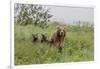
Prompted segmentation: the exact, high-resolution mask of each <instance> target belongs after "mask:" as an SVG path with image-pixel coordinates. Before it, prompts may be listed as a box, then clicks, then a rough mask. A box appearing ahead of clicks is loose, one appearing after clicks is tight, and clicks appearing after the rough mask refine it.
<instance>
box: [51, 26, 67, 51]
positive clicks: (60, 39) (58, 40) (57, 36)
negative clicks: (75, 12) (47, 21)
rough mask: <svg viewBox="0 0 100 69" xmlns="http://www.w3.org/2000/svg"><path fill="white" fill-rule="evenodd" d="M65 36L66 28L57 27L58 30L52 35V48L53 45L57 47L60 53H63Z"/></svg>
mask: <svg viewBox="0 0 100 69" xmlns="http://www.w3.org/2000/svg"><path fill="white" fill-rule="evenodd" d="M65 35H66V31H65V27H57V30H56V31H55V32H54V33H53V34H52V36H51V38H50V46H52V44H54V45H57V46H58V49H59V52H62V48H63V47H64V37H65Z"/></svg>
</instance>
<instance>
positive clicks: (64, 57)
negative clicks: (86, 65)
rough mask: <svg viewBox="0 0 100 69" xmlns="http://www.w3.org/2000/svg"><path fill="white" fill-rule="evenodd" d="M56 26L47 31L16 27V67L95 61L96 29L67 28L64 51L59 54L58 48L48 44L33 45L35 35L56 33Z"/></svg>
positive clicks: (27, 26) (31, 26) (29, 26)
mask: <svg viewBox="0 0 100 69" xmlns="http://www.w3.org/2000/svg"><path fill="white" fill-rule="evenodd" d="M55 29H56V24H51V25H49V26H48V28H46V29H41V28H40V27H38V26H34V25H26V26H21V25H16V24H15V28H14V40H15V41H14V44H15V46H14V49H15V50H14V51H15V52H14V60H15V61H14V63H15V65H27V64H28V65H29V64H48V63H64V62H80V61H93V60H94V28H93V27H86V26H84V27H81V28H80V27H78V26H67V33H66V37H65V43H64V49H63V52H62V53H58V49H57V48H56V47H49V45H48V44H47V43H40V42H37V43H32V34H33V33H47V35H48V36H49V37H50V35H51V34H52V33H53V32H54V31H55Z"/></svg>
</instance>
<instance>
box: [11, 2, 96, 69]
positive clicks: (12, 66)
mask: <svg viewBox="0 0 100 69" xmlns="http://www.w3.org/2000/svg"><path fill="white" fill-rule="evenodd" d="M14 3H25V4H41V5H55V6H69V7H88V8H95V6H93V5H88V4H86V5H82V4H66V3H62V2H58V3H56V2H45V1H42V2H41V1H39V0H33V1H32V0H31V1H27V0H26V1H21V0H14V1H11V15H10V16H11V29H10V30H11V52H10V53H11V60H10V61H11V68H12V69H20V68H21V69H27V68H28V69H31V68H36V69H40V68H43V69H44V68H45V69H47V68H48V67H49V69H51V68H53V67H55V66H58V65H60V66H63V67H65V66H67V68H74V67H77V68H80V67H78V66H79V65H80V66H84V65H85V66H90V65H94V63H95V61H89V62H71V63H54V64H33V65H19V66H15V65H14ZM94 56H95V55H94ZM94 59H95V58H94ZM72 66H73V67H72Z"/></svg>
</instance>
